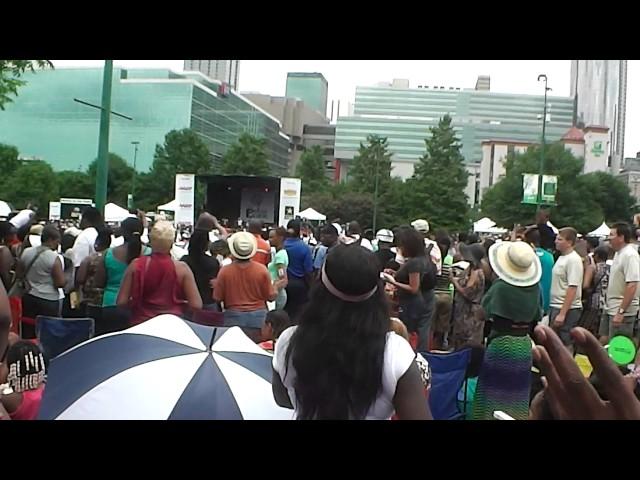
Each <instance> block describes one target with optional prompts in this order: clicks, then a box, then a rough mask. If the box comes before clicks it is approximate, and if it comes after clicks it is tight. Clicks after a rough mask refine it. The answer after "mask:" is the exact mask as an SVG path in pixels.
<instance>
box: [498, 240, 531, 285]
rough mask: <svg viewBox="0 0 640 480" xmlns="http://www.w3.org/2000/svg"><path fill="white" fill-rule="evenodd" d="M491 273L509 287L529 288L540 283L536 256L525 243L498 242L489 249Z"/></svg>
mask: <svg viewBox="0 0 640 480" xmlns="http://www.w3.org/2000/svg"><path fill="white" fill-rule="evenodd" d="M489 263H490V264H491V268H492V269H493V271H494V272H495V273H496V275H498V277H500V279H501V280H504V281H505V282H507V283H508V284H510V285H513V286H515V287H530V286H532V285H535V284H536V283H538V282H539V281H540V277H541V276H542V267H541V266H540V260H539V259H538V255H536V252H534V251H533V248H531V246H530V245H529V244H527V243H525V242H521V241H517V242H500V243H495V244H494V245H492V246H491V248H489Z"/></svg>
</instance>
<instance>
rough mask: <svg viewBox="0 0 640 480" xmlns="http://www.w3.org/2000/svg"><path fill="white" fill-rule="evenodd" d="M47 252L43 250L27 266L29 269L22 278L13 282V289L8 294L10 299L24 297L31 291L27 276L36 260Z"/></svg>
mask: <svg viewBox="0 0 640 480" xmlns="http://www.w3.org/2000/svg"><path fill="white" fill-rule="evenodd" d="M45 250H47V249H46V248H43V249H41V250H40V251H39V252H38V253H36V255H35V257H33V260H31V262H30V263H29V265H28V266H27V269H26V270H25V271H24V273H23V274H22V277H20V278H16V279H15V281H14V282H13V285H11V288H10V289H9V292H8V296H9V297H23V296H24V295H25V294H26V293H29V290H31V286H30V285H29V282H28V281H27V274H28V273H29V270H31V267H33V264H34V263H36V260H37V259H38V257H39V256H40V255H41V254H42V253H43V252H44V251H45Z"/></svg>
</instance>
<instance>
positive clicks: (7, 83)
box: [0, 60, 53, 110]
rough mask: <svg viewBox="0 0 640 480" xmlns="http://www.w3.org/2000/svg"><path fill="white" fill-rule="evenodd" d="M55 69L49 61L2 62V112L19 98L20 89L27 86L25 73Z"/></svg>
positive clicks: (0, 75)
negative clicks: (23, 77)
mask: <svg viewBox="0 0 640 480" xmlns="http://www.w3.org/2000/svg"><path fill="white" fill-rule="evenodd" d="M47 67H50V68H53V64H52V63H51V62H50V61H49V60H0V110H4V107H5V105H6V104H7V103H10V102H12V101H13V99H12V97H16V96H18V88H19V87H22V86H24V85H26V83H27V82H25V81H24V80H23V79H22V75H24V72H26V71H28V70H30V71H32V72H35V70H36V68H47Z"/></svg>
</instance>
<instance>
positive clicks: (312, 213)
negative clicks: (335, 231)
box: [298, 207, 327, 221]
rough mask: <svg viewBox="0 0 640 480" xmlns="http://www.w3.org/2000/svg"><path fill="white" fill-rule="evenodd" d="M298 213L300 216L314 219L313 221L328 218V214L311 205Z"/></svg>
mask: <svg viewBox="0 0 640 480" xmlns="http://www.w3.org/2000/svg"><path fill="white" fill-rule="evenodd" d="M298 215H299V216H300V218H306V219H307V220H313V221H320V220H323V221H324V220H326V219H327V216H326V215H323V214H321V213H320V212H318V211H316V210H314V209H313V208H311V207H309V208H307V209H306V210H303V211H302V212H300V213H299V214H298Z"/></svg>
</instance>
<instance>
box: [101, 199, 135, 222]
mask: <svg viewBox="0 0 640 480" xmlns="http://www.w3.org/2000/svg"><path fill="white" fill-rule="evenodd" d="M129 216H131V214H130V213H129V210H127V209H126V208H122V207H119V206H118V205H116V204H115V203H107V204H106V205H105V206H104V221H105V222H107V223H115V222H121V221H123V220H124V219H125V218H127V217H129Z"/></svg>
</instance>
